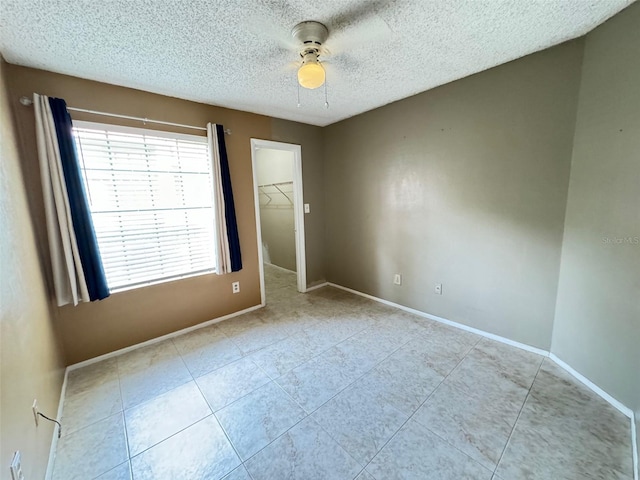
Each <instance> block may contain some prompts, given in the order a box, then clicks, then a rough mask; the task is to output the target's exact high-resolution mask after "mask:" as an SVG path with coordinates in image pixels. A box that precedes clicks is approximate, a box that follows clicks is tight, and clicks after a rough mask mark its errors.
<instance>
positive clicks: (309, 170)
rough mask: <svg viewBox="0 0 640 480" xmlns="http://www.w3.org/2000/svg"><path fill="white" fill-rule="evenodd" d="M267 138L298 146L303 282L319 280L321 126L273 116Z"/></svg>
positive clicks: (322, 243)
mask: <svg viewBox="0 0 640 480" xmlns="http://www.w3.org/2000/svg"><path fill="white" fill-rule="evenodd" d="M271 139H272V140H275V141H278V142H285V143H294V144H296V145H300V146H301V147H302V183H303V197H304V203H308V204H309V205H310V207H311V212H310V213H306V214H305V215H304V229H305V250H306V256H307V261H306V266H307V286H312V285H317V284H320V283H323V282H324V281H325V280H326V274H325V233H326V232H325V223H324V222H325V213H324V212H325V202H324V200H325V199H324V186H325V183H324V153H323V152H324V150H323V129H321V128H320V127H314V126H312V125H303V124H301V123H296V122H289V121H287V120H279V119H273V120H272V122H271Z"/></svg>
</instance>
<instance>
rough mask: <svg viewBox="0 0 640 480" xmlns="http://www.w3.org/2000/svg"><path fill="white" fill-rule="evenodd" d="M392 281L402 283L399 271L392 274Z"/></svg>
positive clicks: (396, 283) (397, 283) (395, 283)
mask: <svg viewBox="0 0 640 480" xmlns="http://www.w3.org/2000/svg"><path fill="white" fill-rule="evenodd" d="M393 283H394V285H402V275H400V274H399V273H396V274H395V275H394V276H393Z"/></svg>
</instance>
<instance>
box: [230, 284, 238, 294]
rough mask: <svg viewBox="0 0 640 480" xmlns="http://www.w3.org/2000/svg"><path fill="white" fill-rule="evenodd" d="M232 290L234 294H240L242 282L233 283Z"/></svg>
mask: <svg viewBox="0 0 640 480" xmlns="http://www.w3.org/2000/svg"><path fill="white" fill-rule="evenodd" d="M231 290H232V291H233V293H240V282H233V283H232V284H231Z"/></svg>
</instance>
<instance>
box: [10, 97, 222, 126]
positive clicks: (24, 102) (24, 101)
mask: <svg viewBox="0 0 640 480" xmlns="http://www.w3.org/2000/svg"><path fill="white" fill-rule="evenodd" d="M20 103H21V104H22V105H25V106H29V105H33V100H31V99H30V98H29V97H20ZM67 110H70V111H72V112H81V113H89V114H91V115H102V116H104V117H113V118H123V119H125V120H135V121H139V122H142V123H157V124H158V125H168V126H171V127H180V128H191V129H193V130H203V131H206V130H207V129H206V127H196V126H194V125H185V124H183V123H173V122H165V121H162V120H151V119H149V118H142V117H132V116H130V115H118V114H117V113H108V112H99V111H97V110H87V109H85V108H75V107H67ZM224 133H226V134H227V135H231V129H230V128H226V129H225V130H224Z"/></svg>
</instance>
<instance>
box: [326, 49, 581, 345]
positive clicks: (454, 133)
mask: <svg viewBox="0 0 640 480" xmlns="http://www.w3.org/2000/svg"><path fill="white" fill-rule="evenodd" d="M581 58H582V41H580V40H578V41H573V42H569V43H566V44H563V45H561V46H558V47H555V48H553V49H550V50H546V51H543V52H540V53H536V54H534V55H530V56H528V57H525V58H522V59H519V60H516V61H514V62H511V63H508V64H506V65H502V66H499V67H497V68H493V69H491V70H488V71H485V72H482V73H479V74H477V75H474V76H472V77H468V78H465V79H462V80H459V81H456V82H453V83H451V84H448V85H445V86H443V87H439V88H436V89H434V90H431V91H428V92H425V93H422V94H420V95H417V96H415V97H412V98H409V99H406V100H402V101H399V102H396V103H393V104H390V105H387V106H385V107H382V108H379V109H377V110H374V111H371V112H368V113H365V114H363V115H360V116H357V117H354V118H352V119H349V120H346V121H343V122H340V123H337V124H334V125H332V126H329V127H327V128H326V129H325V132H324V133H325V138H326V144H325V148H326V151H325V158H326V164H325V180H324V182H325V186H326V189H325V190H326V221H327V235H326V238H327V247H326V248H327V252H328V253H327V259H328V260H327V278H328V280H329V281H331V282H335V283H338V284H340V285H344V286H347V287H351V288H355V289H356V290H359V291H362V292H366V293H369V294H372V295H375V296H378V297H382V298H384V299H387V300H391V301H393V302H397V303H400V304H402V305H407V306H409V307H413V308H416V309H418V310H421V311H424V312H428V313H431V314H435V315H438V316H441V317H445V318H448V319H450V320H453V321H456V322H461V323H464V324H466V325H470V326H472V327H476V328H480V329H482V330H485V331H487V332H491V333H494V334H497V335H501V336H504V337H507V338H510V339H512V340H516V341H519V342H523V343H526V344H529V345H533V346H536V347H540V348H544V349H548V348H549V347H550V344H551V330H552V322H553V316H554V308H555V300H556V288H557V280H558V268H559V261H560V251H561V242H562V231H563V225H564V212H565V202H566V194H567V184H568V180H569V166H570V159H571V147H572V138H573V129H574V122H575V112H576V101H577V93H578V84H579V75H580V64H581ZM394 273H401V274H402V276H403V284H402V286H394V285H393V283H392V279H393V274H394ZM436 283H442V285H443V295H442V296H438V295H435V294H434V286H435V284H436Z"/></svg>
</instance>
